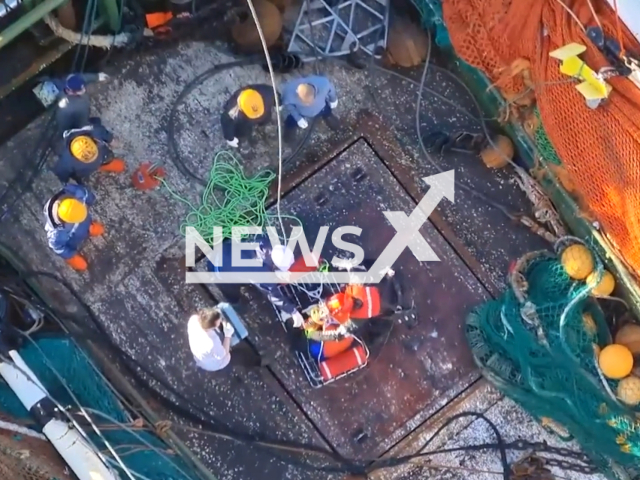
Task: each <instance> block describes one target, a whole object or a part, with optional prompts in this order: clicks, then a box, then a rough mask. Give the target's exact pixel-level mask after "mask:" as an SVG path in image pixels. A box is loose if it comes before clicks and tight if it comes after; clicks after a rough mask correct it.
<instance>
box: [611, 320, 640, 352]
mask: <svg viewBox="0 0 640 480" xmlns="http://www.w3.org/2000/svg"><path fill="white" fill-rule="evenodd" d="M615 343H617V344H618V345H624V346H625V347H627V348H628V349H629V351H630V352H631V354H632V355H640V325H637V324H635V323H628V324H626V325H624V326H622V327H621V328H620V330H618V331H617V333H616V336H615Z"/></svg>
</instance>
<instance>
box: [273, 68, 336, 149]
mask: <svg viewBox="0 0 640 480" xmlns="http://www.w3.org/2000/svg"><path fill="white" fill-rule="evenodd" d="M337 106H338V97H337V94H336V88H335V87H334V86H333V83H331V80H329V79H328V78H327V77H321V76H311V77H304V78H297V79H295V80H291V81H289V82H287V83H285V84H284V85H283V86H282V111H283V113H284V115H285V116H286V119H285V139H286V140H287V141H290V140H292V139H293V138H294V137H295V132H296V130H297V128H301V129H305V128H307V127H308V126H309V122H308V121H307V119H313V118H315V117H318V116H320V117H321V118H322V119H323V120H324V122H325V123H326V124H327V127H329V128H330V129H331V130H337V129H339V128H340V122H339V121H338V119H337V118H336V117H335V116H334V115H333V110H334V109H335V108H336V107H337Z"/></svg>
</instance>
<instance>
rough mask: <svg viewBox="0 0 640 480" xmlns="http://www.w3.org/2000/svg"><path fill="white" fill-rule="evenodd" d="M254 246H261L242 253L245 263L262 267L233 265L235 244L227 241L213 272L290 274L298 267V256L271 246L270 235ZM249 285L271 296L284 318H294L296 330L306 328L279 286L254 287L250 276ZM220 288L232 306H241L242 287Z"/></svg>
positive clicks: (295, 308)
mask: <svg viewBox="0 0 640 480" xmlns="http://www.w3.org/2000/svg"><path fill="white" fill-rule="evenodd" d="M253 243H256V244H257V247H256V249H255V250H242V254H241V255H242V259H243V260H256V259H259V260H261V261H262V265H260V266H257V267H241V266H233V265H232V248H233V240H231V239H228V238H227V239H225V240H224V241H223V242H222V246H221V249H220V250H221V253H220V254H219V258H217V259H215V264H214V263H211V262H208V268H209V271H211V272H214V273H225V272H242V273H247V274H250V273H251V272H280V273H282V272H288V271H289V270H290V268H291V266H292V265H293V264H294V260H295V259H294V256H293V253H291V251H290V250H289V249H288V248H287V247H285V246H282V245H277V246H275V247H272V246H271V241H270V240H269V237H268V236H267V235H259V236H257V237H256V238H255V239H254V240H253ZM247 277H248V278H247V283H253V284H254V285H256V286H257V287H258V288H259V289H260V290H262V291H263V292H265V293H266V294H267V297H268V299H269V301H270V302H271V303H272V304H273V305H274V306H276V307H277V308H278V309H279V310H280V311H281V312H282V314H283V317H284V318H286V319H288V318H291V319H292V321H293V326H294V327H295V328H299V327H302V325H303V324H304V318H303V316H302V314H301V313H300V312H299V311H298V307H297V306H296V305H295V304H294V303H293V302H292V301H291V300H290V299H289V298H287V296H286V295H284V294H283V293H282V291H281V290H280V289H279V288H278V284H277V283H254V282H252V281H251V278H250V275H247ZM218 288H220V290H221V291H222V292H223V293H224V294H225V296H228V297H229V301H231V302H232V303H236V302H237V300H238V299H237V293H236V292H237V288H238V285H235V286H232V285H230V284H225V283H220V284H219V285H218ZM230 289H231V290H233V291H230Z"/></svg>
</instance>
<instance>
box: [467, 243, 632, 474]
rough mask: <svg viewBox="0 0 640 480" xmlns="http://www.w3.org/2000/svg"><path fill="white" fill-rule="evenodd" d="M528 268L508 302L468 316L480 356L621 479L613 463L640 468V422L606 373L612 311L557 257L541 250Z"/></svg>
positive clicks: (525, 403)
mask: <svg viewBox="0 0 640 480" xmlns="http://www.w3.org/2000/svg"><path fill="white" fill-rule="evenodd" d="M520 266H521V268H520V269H518V270H517V271H515V272H513V273H512V274H511V275H510V280H511V281H510V285H511V286H510V288H509V289H508V290H507V291H506V292H505V293H504V294H503V295H502V297H501V298H500V299H498V300H492V301H490V302H487V303H486V304H484V305H481V306H479V307H478V308H476V309H475V310H474V311H473V312H471V313H470V314H469V316H468V317H467V322H466V333H467V339H468V342H469V345H470V346H471V350H472V353H473V356H474V359H475V361H476V363H477V364H478V366H479V368H480V369H481V371H482V373H483V374H484V376H485V377H486V378H487V379H488V380H489V381H491V382H492V383H493V384H494V385H495V386H496V387H497V388H498V389H499V390H501V391H502V392H503V393H504V394H505V395H506V396H508V397H509V398H511V399H513V400H514V401H515V402H517V403H518V404H520V405H521V406H522V407H523V408H524V409H525V410H526V411H527V412H529V413H530V414H531V415H532V416H534V417H535V418H537V419H538V420H541V421H543V424H544V423H546V424H547V425H549V424H553V425H556V427H559V428H560V429H561V430H562V431H564V432H565V434H563V435H561V436H562V437H563V439H565V440H566V439H570V438H575V439H576V440H577V441H578V442H579V443H580V445H581V446H582V448H583V449H584V451H585V453H587V454H588V455H589V456H590V457H591V458H593V460H594V462H595V463H596V464H597V465H598V466H600V467H601V468H603V470H604V471H603V473H605V475H607V476H608V477H609V478H612V479H618V478H619V476H618V474H617V473H616V471H615V469H614V468H612V467H611V461H613V462H616V463H617V464H619V465H622V466H624V467H625V468H635V467H638V466H640V421H639V420H637V419H636V417H635V411H633V410H632V409H631V408H628V407H625V406H623V405H622V404H620V403H619V402H618V401H617V399H616V398H615V397H614V396H613V395H612V393H611V392H615V390H616V387H617V382H616V381H612V380H606V384H605V383H604V382H603V378H601V376H600V373H599V368H598V366H597V358H596V348H595V347H602V346H605V345H607V344H609V343H610V342H611V337H610V334H609V331H608V328H607V325H606V322H605V318H604V313H603V312H602V310H601V309H600V308H599V306H598V304H597V302H596V301H595V300H594V299H593V298H592V297H590V288H589V287H588V286H587V285H586V284H585V282H583V281H576V280H573V279H571V278H570V277H569V276H568V275H567V274H566V272H565V270H564V268H563V266H562V265H561V263H560V261H559V259H558V257H557V256H556V255H552V254H549V253H548V252H539V253H538V254H535V255H531V257H530V258H529V259H528V260H527V261H526V262H523V263H522V264H521V265H520ZM596 268H597V271H601V269H602V265H601V264H600V263H599V261H598V265H597V267H596ZM639 411H640V409H639ZM556 430H558V428H556Z"/></svg>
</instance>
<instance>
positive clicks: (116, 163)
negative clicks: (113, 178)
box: [98, 158, 127, 173]
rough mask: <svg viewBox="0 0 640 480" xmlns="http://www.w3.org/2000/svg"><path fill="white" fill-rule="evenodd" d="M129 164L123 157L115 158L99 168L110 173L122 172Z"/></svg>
mask: <svg viewBox="0 0 640 480" xmlns="http://www.w3.org/2000/svg"><path fill="white" fill-rule="evenodd" d="M126 167H127V165H126V163H124V160H122V159H121V158H114V159H113V160H111V161H110V162H109V163H105V164H104V165H102V166H101V167H100V168H99V169H98V170H99V171H101V172H109V173H122V172H124V171H125V169H126Z"/></svg>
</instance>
